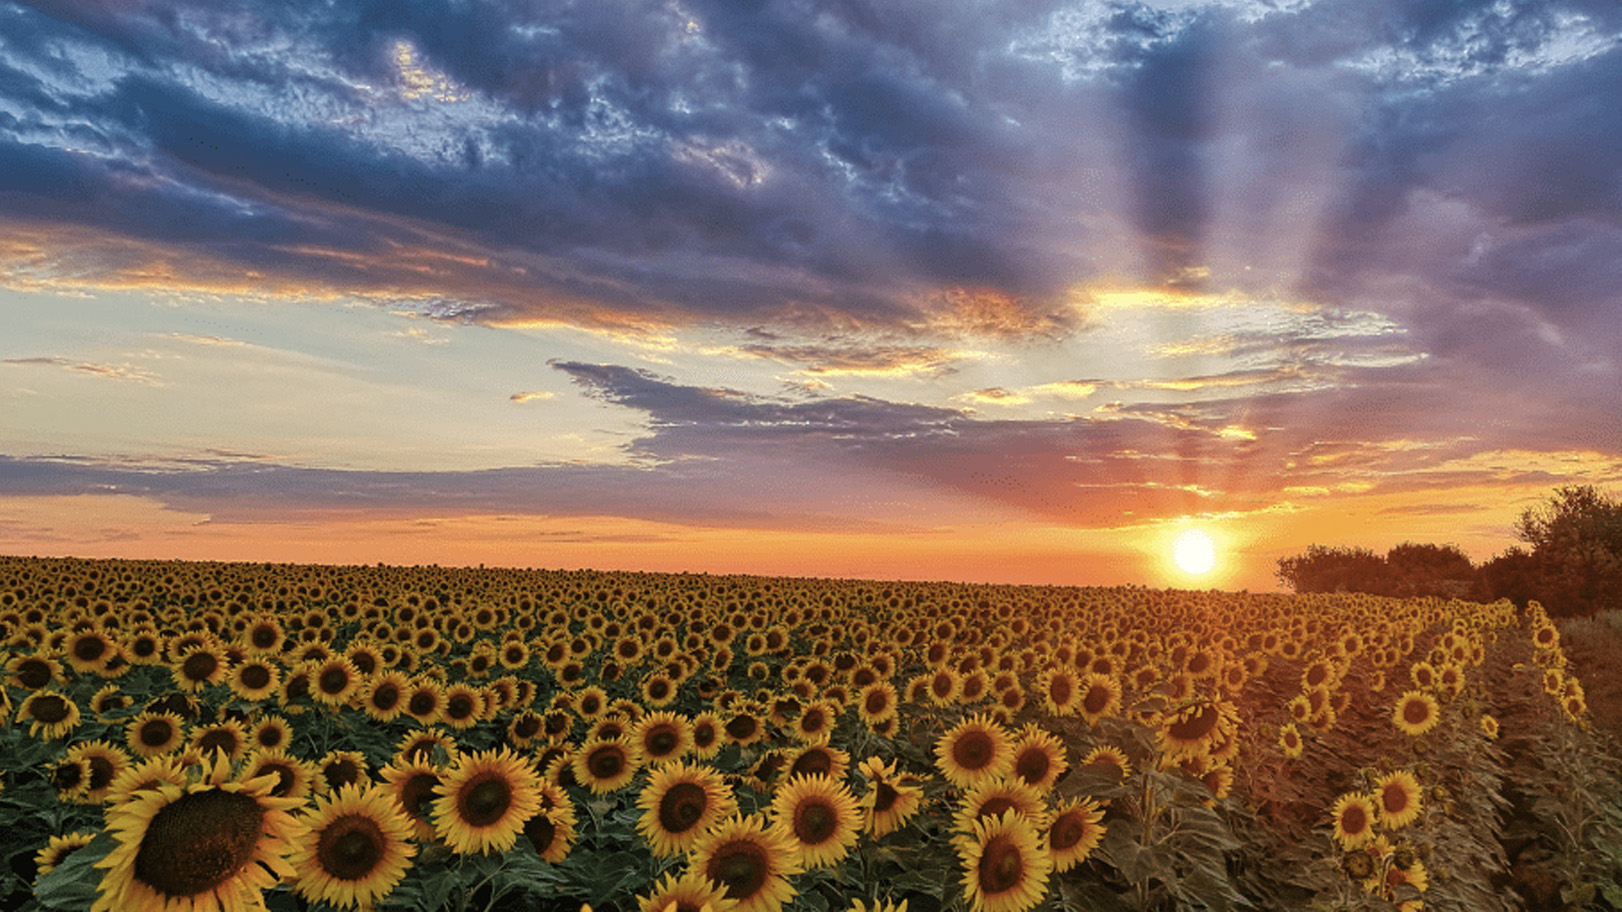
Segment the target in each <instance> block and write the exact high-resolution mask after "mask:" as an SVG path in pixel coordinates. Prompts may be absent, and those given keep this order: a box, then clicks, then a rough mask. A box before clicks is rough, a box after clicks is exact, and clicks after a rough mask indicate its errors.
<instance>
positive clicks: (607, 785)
mask: <svg viewBox="0 0 1622 912" xmlns="http://www.w3.org/2000/svg"><path fill="white" fill-rule="evenodd" d="M641 765H642V758H641V755H640V754H638V753H637V750H636V745H634V744H632V743H631V742H629V741H627V740H625V739H624V738H611V739H607V740H603V739H596V740H588V741H586V742H585V743H584V744H581V745H580V748H579V749H578V750H577V751H575V755H574V760H573V765H572V769H573V770H574V777H575V781H577V782H579V783H580V784H581V785H584V786H587V787H588V788H590V789H591V790H592V792H594V793H595V794H598V795H606V794H608V793H609V792H617V791H619V790H620V789H622V788H624V787H626V786H627V785H630V784H631V780H632V779H633V778H634V777H635V776H636V771H637V769H638V768H640V767H641Z"/></svg>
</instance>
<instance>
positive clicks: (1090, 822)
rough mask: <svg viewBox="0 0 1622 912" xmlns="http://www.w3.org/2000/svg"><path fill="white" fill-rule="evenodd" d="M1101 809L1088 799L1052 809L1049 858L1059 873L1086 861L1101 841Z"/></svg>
mask: <svg viewBox="0 0 1622 912" xmlns="http://www.w3.org/2000/svg"><path fill="white" fill-rule="evenodd" d="M1103 820H1104V809H1103V807H1102V806H1101V805H1099V803H1098V802H1096V801H1094V800H1093V799H1091V798H1079V799H1073V800H1071V801H1067V802H1065V803H1064V804H1061V805H1059V806H1058V807H1057V808H1055V809H1054V810H1053V817H1052V822H1051V823H1049V824H1048V830H1047V847H1048V857H1049V858H1051V859H1052V860H1053V871H1054V873H1056V874H1062V873H1064V872H1065V871H1068V870H1070V869H1071V868H1073V867H1075V866H1076V865H1078V864H1081V863H1082V862H1084V861H1086V860H1087V856H1088V855H1091V854H1092V851H1093V849H1095V848H1097V847H1098V844H1099V843H1100V842H1101V841H1103V839H1104V831H1105V827H1104V823H1103Z"/></svg>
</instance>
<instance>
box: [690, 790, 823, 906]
mask: <svg viewBox="0 0 1622 912" xmlns="http://www.w3.org/2000/svg"><path fill="white" fill-rule="evenodd" d="M688 869H689V870H691V871H696V872H698V874H699V875H700V876H702V877H704V878H706V879H708V880H709V881H711V882H713V883H715V884H717V885H718V886H720V887H722V888H723V889H724V890H725V891H726V897H727V899H730V900H733V901H734V902H736V903H737V905H736V906H733V912H778V910H780V909H782V908H783V903H785V902H787V901H788V900H790V899H793V898H794V893H795V891H794V885H793V884H791V883H790V882H789V879H788V878H789V877H790V876H792V875H794V874H798V873H800V859H799V854H798V853H797V852H796V851H795V847H794V842H793V840H792V839H790V838H789V836H788V834H786V833H785V832H783V831H782V830H780V829H778V828H776V827H769V826H767V825H766V821H765V819H764V818H763V817H761V816H760V815H758V814H750V815H749V816H747V817H742V816H734V817H730V818H728V819H726V820H723V821H721V822H720V823H719V824H716V825H715V826H714V827H712V828H711V829H710V831H709V832H708V833H706V834H705V835H704V837H703V838H702V839H700V840H699V842H698V845H697V846H695V847H694V849H693V855H692V860H691V862H690V864H689V868H688Z"/></svg>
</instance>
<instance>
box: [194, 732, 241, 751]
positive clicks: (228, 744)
mask: <svg viewBox="0 0 1622 912" xmlns="http://www.w3.org/2000/svg"><path fill="white" fill-rule="evenodd" d="M241 743H242V742H241V740H240V739H238V738H237V733H236V732H234V731H232V730H231V729H229V728H213V729H209V730H208V731H206V732H204V733H203V736H202V737H201V738H198V739H197V752H198V753H200V754H202V755H203V756H204V757H208V756H212V755H213V753H214V752H215V751H224V752H225V755H226V756H228V757H229V756H233V755H235V754H236V752H237V748H238V747H239V746H240V745H241Z"/></svg>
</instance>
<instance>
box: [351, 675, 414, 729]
mask: <svg viewBox="0 0 1622 912" xmlns="http://www.w3.org/2000/svg"><path fill="white" fill-rule="evenodd" d="M410 686H411V679H410V678H407V677H406V676H405V672H402V671H396V670H394V669H389V670H387V671H384V672H382V673H381V674H378V675H377V676H375V677H373V678H371V679H369V680H368V681H367V682H366V684H365V686H364V687H363V688H362V690H361V692H360V707H361V709H363V710H365V711H366V715H368V716H371V717H372V718H373V719H375V720H377V721H379V722H392V721H394V720H395V719H398V718H399V717H400V715H401V714H402V713H404V712H405V702H406V689H407V688H408V687H410Z"/></svg>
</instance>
